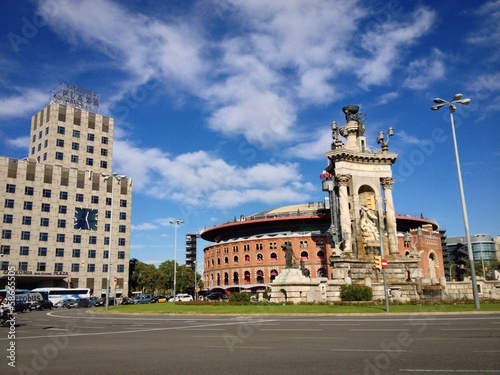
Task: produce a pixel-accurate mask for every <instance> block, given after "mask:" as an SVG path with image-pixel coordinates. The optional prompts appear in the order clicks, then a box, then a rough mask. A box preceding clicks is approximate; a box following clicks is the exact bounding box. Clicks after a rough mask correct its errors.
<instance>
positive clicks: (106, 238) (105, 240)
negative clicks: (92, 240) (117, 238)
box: [103, 237, 109, 245]
mask: <svg viewBox="0 0 500 375" xmlns="http://www.w3.org/2000/svg"><path fill="white" fill-rule="evenodd" d="M103 244H104V245H109V237H104V241H103Z"/></svg>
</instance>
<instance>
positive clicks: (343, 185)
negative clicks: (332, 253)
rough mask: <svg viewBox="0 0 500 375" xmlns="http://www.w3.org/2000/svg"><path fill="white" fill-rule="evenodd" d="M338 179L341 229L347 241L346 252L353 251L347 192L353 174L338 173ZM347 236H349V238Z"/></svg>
mask: <svg viewBox="0 0 500 375" xmlns="http://www.w3.org/2000/svg"><path fill="white" fill-rule="evenodd" d="M336 179H337V184H338V186H339V204H340V230H341V234H342V238H343V240H344V241H345V242H344V243H345V246H344V252H349V253H352V232H351V214H350V212H349V195H348V193H347V185H348V184H349V181H350V180H351V176H350V175H347V174H342V175H337V176H336ZM345 234H347V236H345ZM345 237H347V240H346V239H345Z"/></svg>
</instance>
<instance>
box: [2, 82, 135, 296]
mask: <svg viewBox="0 0 500 375" xmlns="http://www.w3.org/2000/svg"><path fill="white" fill-rule="evenodd" d="M89 103H90V104H89ZM97 107H98V95H97V94H95V93H93V92H90V91H88V90H82V89H79V88H77V87H75V86H71V85H66V84H62V85H61V86H59V87H58V88H56V89H55V90H54V91H53V92H52V95H51V97H50V103H49V105H48V106H47V107H45V108H43V109H42V110H41V111H39V112H38V113H36V114H35V115H34V116H33V117H32V120H31V131H30V144H29V149H28V157H27V158H24V159H22V160H19V159H13V158H9V157H0V176H1V177H2V181H4V186H3V187H2V188H1V189H0V202H1V204H2V211H1V212H2V219H3V220H2V222H1V223H0V226H1V233H2V243H1V255H2V257H1V258H0V266H1V269H2V274H1V278H0V284H6V279H7V276H6V275H7V273H8V272H9V270H10V271H12V270H15V274H16V287H17V288H25V289H33V288H36V287H49V286H65V287H66V286H68V287H75V288H76V287H88V288H90V289H92V293H93V295H95V296H103V295H104V294H105V292H106V288H107V283H108V278H109V279H110V280H111V282H110V288H111V293H112V295H116V296H121V295H127V294H128V270H129V259H130V223H131V208H132V181H131V179H129V178H126V177H125V176H119V175H117V174H114V173H112V171H113V169H112V166H113V163H112V157H113V131H114V121H113V119H112V118H111V117H108V116H103V115H100V114H98V113H95V112H96V111H97ZM108 270H109V272H108ZM0 287H3V285H0Z"/></svg>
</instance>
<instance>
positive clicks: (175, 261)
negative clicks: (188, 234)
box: [170, 220, 184, 300]
mask: <svg viewBox="0 0 500 375" xmlns="http://www.w3.org/2000/svg"><path fill="white" fill-rule="evenodd" d="M182 223H184V220H170V224H174V300H175V296H176V294H175V293H176V288H177V227H178V226H179V225H180V224H182Z"/></svg>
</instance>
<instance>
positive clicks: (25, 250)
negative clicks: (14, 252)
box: [19, 246, 30, 256]
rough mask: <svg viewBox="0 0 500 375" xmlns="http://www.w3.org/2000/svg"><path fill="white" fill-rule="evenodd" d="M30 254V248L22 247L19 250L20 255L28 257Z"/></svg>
mask: <svg viewBox="0 0 500 375" xmlns="http://www.w3.org/2000/svg"><path fill="white" fill-rule="evenodd" d="M29 254H30V248H29V247H28V246H21V247H20V248H19V255H25V256H28V255H29Z"/></svg>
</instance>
